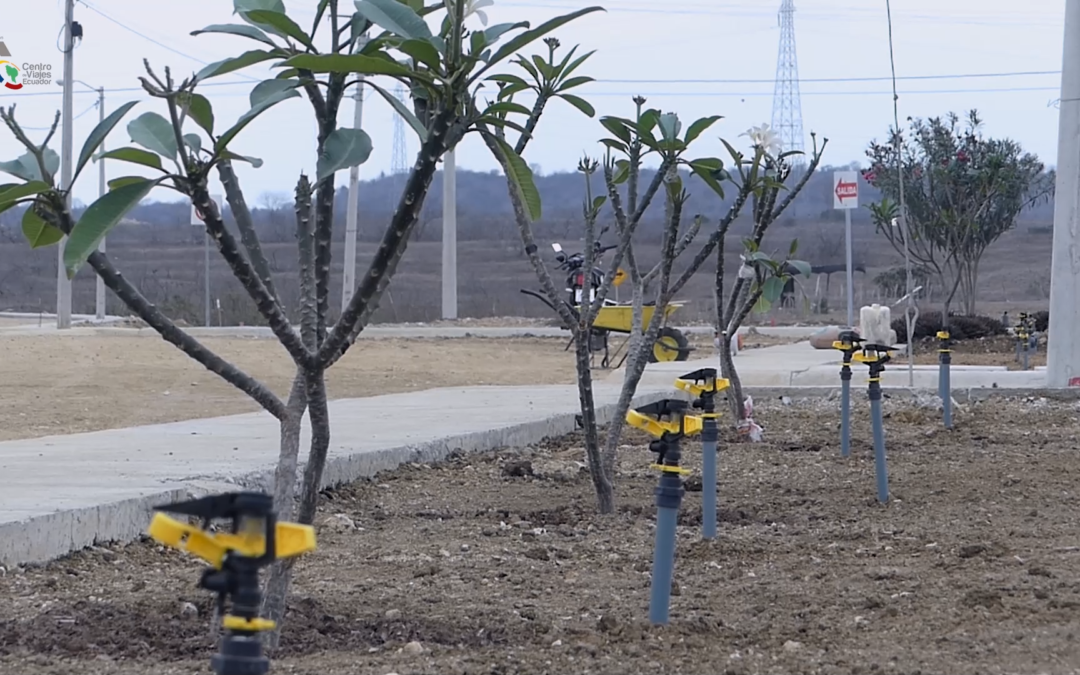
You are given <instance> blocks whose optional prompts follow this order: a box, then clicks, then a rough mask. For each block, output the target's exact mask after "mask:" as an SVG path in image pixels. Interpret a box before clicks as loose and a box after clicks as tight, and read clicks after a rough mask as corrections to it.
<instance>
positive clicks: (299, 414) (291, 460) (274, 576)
mask: <svg viewBox="0 0 1080 675" xmlns="http://www.w3.org/2000/svg"><path fill="white" fill-rule="evenodd" d="M306 394H307V392H306V382H305V379H304V374H303V372H298V373H297V375H296V378H295V379H294V380H293V385H292V391H290V392H289V401H288V403H287V410H288V412H289V416H288V417H287V418H286V419H283V420H281V447H280V450H279V454H278V465H277V469H276V471H275V472H274V510H275V511H277V516H278V520H281V521H290V520H292V517H293V512H294V511H295V507H296V504H295V499H296V468H297V460H298V457H299V455H300V429H301V427H302V423H303V419H304V410H305V408H306V407H307V395H306ZM291 578H292V561H291V560H284V561H281V562H278V563H275V564H274V565H273V566H272V567H271V568H270V576H269V578H268V579H267V581H266V589H265V593H264V595H263V609H262V615H263V616H264V617H265V618H267V619H270V620H272V621H274V622H276V623H277V627H276V628H275V629H274V631H273V632H272V634H271V635H270V636H269V640H268V644H267V646H268V647H269V648H270V649H277V647H278V645H279V643H280V640H281V623H282V619H284V617H285V598H286V595H287V594H288V591H289V581H290V580H291Z"/></svg>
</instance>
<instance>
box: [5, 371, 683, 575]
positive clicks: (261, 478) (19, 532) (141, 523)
mask: <svg viewBox="0 0 1080 675" xmlns="http://www.w3.org/2000/svg"><path fill="white" fill-rule="evenodd" d="M682 396H683V395H682V393H681V392H678V391H675V390H672V391H671V392H664V391H655V390H654V391H652V392H649V393H646V394H641V395H639V396H636V397H635V398H634V401H633V405H635V406H637V405H644V404H647V403H652V402H654V401H658V400H660V399H662V398H671V397H682ZM615 407H616V404H614V403H610V404H605V405H601V406H598V407H597V417H598V418H599V420H600V422H601V423H606V422H607V421H608V420H610V418H611V415H612V414H613V413H614V411H615ZM574 417H575V414H574V413H564V414H560V415H555V416H552V417H547V418H544V419H540V420H532V421H528V422H524V423H520V424H512V425H507V426H502V427H495V428H492V429H487V430H485V431H479V432H473V433H466V434H461V435H456V436H449V437H446V438H440V439H437V440H434V441H428V442H425V443H419V444H413V445H404V446H399V447H394V448H387V449H381V450H375V451H367V452H356V453H352V454H348V455H345V456H338V457H331V458H330V459H329V460H328V461H327V465H326V469H325V472H324V474H323V480H322V487H323V488H328V487H334V486H338V485H342V484H345V483H350V482H352V481H355V480H358V479H361V478H370V477H372V476H374V475H376V474H378V473H380V472H383V471H389V470H392V469H395V468H397V467H399V466H401V465H403V464H407V463H409V462H425V463H434V462H438V461H440V460H442V459H445V458H446V457H447V456H448V455H449V454H450V453H452V452H455V451H461V452H466V453H476V452H491V451H495V450H498V449H500V448H508V447H524V446H528V445H532V444H535V443H538V442H540V441H542V440H544V439H545V438H550V437H557V436H564V435H566V434H568V433H571V432H572V431H574V429H575V428H576V424H575V421H574ZM300 468H301V473H302V470H303V463H302V462H301V467H300ZM273 477H274V474H273V470H272V469H271V470H265V471H255V472H249V473H245V474H241V475H238V476H235V477H234V476H221V477H218V476H215V477H213V478H194V479H192V480H190V481H184V482H183V487H180V488H173V489H167V490H162V491H161V492H156V493H152V494H149V495H144V496H140V497H135V498H131V499H125V500H122V501H116V502H111V503H106V504H99V505H95V506H92V507H87V508H79V509H67V510H59V511H56V512H54V513H50V514H48V515H44V516H36V517H32V518H28V519H26V520H20V521H16V522H9V523H3V524H0V566H4V567H10V566H12V565H23V564H33V563H44V562H48V561H50V560H54V559H56V558H60V557H63V556H65V555H67V554H69V553H72V552H74V551H78V550H80V549H83V548H86V547H88V546H92V545H94V544H98V543H102V542H121V543H127V542H131V541H134V540H136V539H138V538H139V537H140V536H141V535H142V534H144V533H145V531H146V527H147V525H149V523H150V519H151V517H152V513H153V507H154V506H158V505H161V504H167V503H169V502H173V501H178V500H182V499H190V498H193V497H198V496H203V495H207V494H213V493H220V492H226V491H230V490H236V489H238V488H239V489H251V490H271V489H272V486H273Z"/></svg>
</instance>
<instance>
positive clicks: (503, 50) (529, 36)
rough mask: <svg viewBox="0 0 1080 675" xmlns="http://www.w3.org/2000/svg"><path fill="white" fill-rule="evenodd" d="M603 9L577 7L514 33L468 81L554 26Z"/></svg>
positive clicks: (556, 26)
mask: <svg viewBox="0 0 1080 675" xmlns="http://www.w3.org/2000/svg"><path fill="white" fill-rule="evenodd" d="M603 11H606V10H605V9H604V8H603V7H586V8H585V9H579V10H578V11H576V12H571V13H569V14H564V15H562V16H557V17H555V18H554V19H550V20H548V21H545V22H544V23H542V24H540V25H539V26H537V27H536V28H533V29H531V30H527V31H525V32H524V33H520V34H518V35H515V36H514V37H513V38H512V39H511V40H509V41H508V42H507V43H506V44H504V45H503V46H502V47H500V48H499V51H497V52H495V54H494V55H492V57H491V58H490V59H489V60H488V63H487V65H486V66H485V67H484V68H482V69H481V70H480V71H479V72H477V73H476V74H475V75H473V76H472V78H470V80H469V81H470V82H472V81H475V80H476V79H477V78H478V77H480V75H482V74H483V73H484V72H485V71H487V70H488V69H489V68H491V67H492V66H494V65H495V64H496V63H499V62H500V61H504V60H506V59H508V58H509V57H511V56H513V55H514V54H517V53H518V52H520V51H521V50H522V48H524V47H525V46H526V45H528V44H529V43H531V42H534V41H535V40H539V39H540V38H542V37H544V36H545V35H547V34H548V33H550V32H551V31H553V30H555V29H556V28H558V27H560V26H562V25H564V24H567V23H570V22H571V21H573V20H574V19H577V18H580V17H583V16H585V15H586V14H592V13H593V12H603Z"/></svg>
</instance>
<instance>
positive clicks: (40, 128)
mask: <svg viewBox="0 0 1080 675" xmlns="http://www.w3.org/2000/svg"><path fill="white" fill-rule="evenodd" d="M60 93H63V92H60ZM95 93H96V92H95ZM97 107H98V102H96V101H95V102H94V105H92V106H90V107H89V108H87V109H86V110H84V111H82V112H81V113H79V114H78V115H75V116H74V117H72V118H71V121H72V122H74V121H75V120H77V119H79V118H80V117H82V116H83V115H85V114H86V113H88V112H90V111H91V110H97ZM61 126H63V123H61V124H59V125H57V127H56V128H57V129H59V128H60V127H61ZM49 129H52V127H23V131H48V130H49Z"/></svg>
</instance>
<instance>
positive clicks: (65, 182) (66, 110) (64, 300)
mask: <svg viewBox="0 0 1080 675" xmlns="http://www.w3.org/2000/svg"><path fill="white" fill-rule="evenodd" d="M64 5H65V6H64V102H63V106H62V107H63V110H62V113H61V114H62V116H63V119H62V124H63V128H62V129H61V130H60V186H61V188H62V189H63V190H65V191H67V197H66V201H67V207H68V209H71V174H72V172H73V167H72V153H73V152H74V150H73V147H72V146H73V144H74V139H73V136H72V131H73V130H72V128H71V127H72V125H73V124H74V121H73V118H74V116H75V115H74V113H73V111H72V94H73V93H74V91H73V88H74V86H75V33H74V30H73V24H74V23H75V0H66V2H65V3H64ZM66 243H67V237H64V238H62V239H61V240H60V245H59V246H57V248H56V328H57V329H58V330H64V329H67V328H71V281H70V280H69V279H68V278H67V272H66V271H65V269H64V245H65V244H66Z"/></svg>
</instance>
